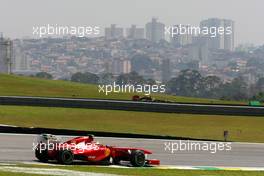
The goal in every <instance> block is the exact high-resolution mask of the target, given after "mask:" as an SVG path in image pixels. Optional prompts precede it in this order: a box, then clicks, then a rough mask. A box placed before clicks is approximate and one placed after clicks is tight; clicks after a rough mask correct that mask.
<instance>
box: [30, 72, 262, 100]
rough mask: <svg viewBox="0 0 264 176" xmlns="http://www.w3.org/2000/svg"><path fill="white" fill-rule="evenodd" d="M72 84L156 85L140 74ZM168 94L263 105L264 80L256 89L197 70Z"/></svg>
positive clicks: (78, 76) (78, 77) (80, 76)
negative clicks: (251, 101) (253, 101)
mask: <svg viewBox="0 0 264 176" xmlns="http://www.w3.org/2000/svg"><path fill="white" fill-rule="evenodd" d="M35 76H36V77H40V78H46V79H52V76H51V75H49V74H48V73H45V72H41V73H38V74H37V75H35ZM70 81H72V82H79V83H87V84H105V85H107V84H113V82H116V83H117V84H132V85H136V84H149V85H153V84H156V82H155V81H154V80H152V79H144V78H143V77H142V76H140V75H139V74H138V73H137V72H131V73H128V74H121V75H119V76H117V77H115V76H114V75H113V74H111V73H105V74H100V75H96V74H93V73H89V72H85V73H80V72H78V73H75V74H73V75H72V76H71V78H70ZM166 93H168V94H172V95H178V96H188V97H200V98H215V99H223V100H237V101H243V100H258V101H261V102H264V78H261V79H259V80H258V81H257V83H256V84H254V85H249V84H247V83H246V82H245V80H244V79H243V78H242V77H237V78H235V79H233V80H232V81H231V82H223V81H222V80H221V78H219V77H217V76H206V77H203V76H202V75H201V74H200V73H199V72H198V71H196V70H183V71H181V72H180V73H179V75H178V76H177V77H174V78H172V79H170V80H169V81H168V82H167V83H166Z"/></svg>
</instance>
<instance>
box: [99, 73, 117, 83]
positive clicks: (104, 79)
mask: <svg viewBox="0 0 264 176" xmlns="http://www.w3.org/2000/svg"><path fill="white" fill-rule="evenodd" d="M99 77H100V81H99V82H100V84H112V83H113V82H114V80H115V79H114V75H113V74H112V73H103V74H101V75H100V76H99Z"/></svg>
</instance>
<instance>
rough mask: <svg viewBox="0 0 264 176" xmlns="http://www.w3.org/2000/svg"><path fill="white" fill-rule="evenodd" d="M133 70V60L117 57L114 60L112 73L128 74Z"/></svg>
mask: <svg viewBox="0 0 264 176" xmlns="http://www.w3.org/2000/svg"><path fill="white" fill-rule="evenodd" d="M130 72H131V62H130V60H127V59H122V58H115V59H114V60H113V62H112V73H113V74H114V75H120V74H126V73H130Z"/></svg>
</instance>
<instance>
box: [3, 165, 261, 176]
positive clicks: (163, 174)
mask: <svg viewBox="0 0 264 176" xmlns="http://www.w3.org/2000/svg"><path fill="white" fill-rule="evenodd" d="M0 167H1V166H0ZM20 167H27V168H28V167H33V168H40V169H41V168H57V169H66V170H74V171H82V172H94V173H108V174H117V175H137V176H149V175H151V176H175V175H177V176H209V175H210V176H220V175H221V176H262V175H263V174H264V173H263V172H255V171H250V172H247V171H213V170H211V171H202V170H178V169H155V168H109V167H95V166H44V165H43V166H40V165H21V166H20ZM0 175H1V172H0ZM8 175H12V176H13V175H15V174H12V173H8Z"/></svg>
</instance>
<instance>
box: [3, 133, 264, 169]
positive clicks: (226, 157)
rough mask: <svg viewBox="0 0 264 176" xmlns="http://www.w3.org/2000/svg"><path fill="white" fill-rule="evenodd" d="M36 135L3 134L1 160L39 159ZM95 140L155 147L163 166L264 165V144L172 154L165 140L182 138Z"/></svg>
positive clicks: (121, 144) (24, 160)
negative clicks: (35, 154) (36, 149)
mask: <svg viewBox="0 0 264 176" xmlns="http://www.w3.org/2000/svg"><path fill="white" fill-rule="evenodd" d="M35 138H36V135H22V134H0V141H1V142H0V162H37V161H36V160H35V157H34V152H33V151H32V146H33V141H34V140H35ZM63 138H64V139H65V138H66V137H63ZM67 138H69V137H67ZM95 140H96V141H99V142H100V143H102V144H107V145H115V146H121V147H122V146H123V147H142V148H145V149H149V150H152V151H153V153H154V154H153V155H152V156H151V157H150V156H149V158H156V159H160V160H161V164H162V165H178V166H223V167H264V144H253V143H252V144H250V143H232V144H231V146H232V150H231V151H218V152H216V153H215V154H212V153H210V152H207V151H206V152H205V151H202V152H201V151H184V152H182V151H177V152H175V153H174V154H172V153H170V152H169V151H165V145H164V142H179V141H172V140H171V141H167V140H157V139H155V140H150V139H124V138H123V139H121V138H101V137H98V138H95Z"/></svg>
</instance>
